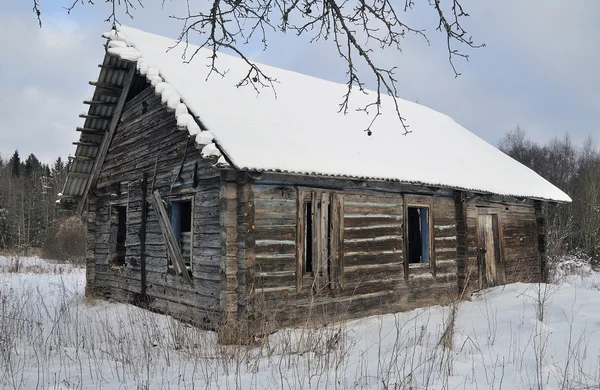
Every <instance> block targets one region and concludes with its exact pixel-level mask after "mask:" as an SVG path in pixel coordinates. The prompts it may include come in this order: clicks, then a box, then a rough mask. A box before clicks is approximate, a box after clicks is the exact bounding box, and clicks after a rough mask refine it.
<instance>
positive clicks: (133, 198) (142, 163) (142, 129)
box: [88, 87, 223, 327]
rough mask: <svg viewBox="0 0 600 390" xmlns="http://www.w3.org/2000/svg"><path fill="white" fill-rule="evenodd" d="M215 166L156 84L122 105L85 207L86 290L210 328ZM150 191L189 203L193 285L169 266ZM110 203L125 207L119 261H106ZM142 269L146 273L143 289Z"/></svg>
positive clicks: (215, 261) (216, 249)
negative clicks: (123, 255)
mask: <svg viewBox="0 0 600 390" xmlns="http://www.w3.org/2000/svg"><path fill="white" fill-rule="evenodd" d="M212 165H213V162H210V161H206V160H203V159H202V158H201V157H200V153H199V151H198V150H197V149H196V147H195V146H194V140H193V138H190V137H189V136H188V133H187V131H180V130H177V126H176V120H175V115H174V113H172V112H168V111H167V109H166V108H165V107H164V106H163V105H162V104H161V102H160V97H157V96H155V95H154V93H153V88H151V87H149V88H147V89H145V90H144V91H143V92H141V93H140V94H139V95H137V96H136V97H134V98H133V99H131V100H130V101H129V102H127V104H126V106H125V109H124V111H123V114H122V117H121V121H120V123H119V126H118V128H117V130H116V133H115V136H114V139H113V142H112V143H111V145H110V148H109V151H108V153H107V156H106V160H105V162H104V165H103V167H102V170H101V173H100V176H99V179H98V183H97V185H96V189H95V196H94V197H92V198H91V199H93V201H92V202H90V204H89V206H88V209H89V211H88V242H89V243H90V248H88V262H89V263H91V262H92V261H93V267H92V268H88V288H91V289H93V291H94V292H95V293H96V294H100V295H102V296H105V297H110V298H112V299H115V300H117V301H122V302H133V303H138V304H142V305H147V307H148V308H150V309H153V310H157V311H161V312H165V313H169V314H172V315H174V316H176V317H179V318H182V319H185V320H187V321H189V322H192V323H194V324H197V325H202V326H209V327H210V326H211V324H214V323H216V322H219V321H220V320H221V286H222V283H223V281H222V279H221V273H220V267H221V261H222V258H221V245H222V242H221V241H222V231H221V221H220V210H221V209H220V207H221V198H222V193H221V186H220V182H221V179H220V172H219V171H218V170H217V169H215V168H214V167H213V166H212ZM144 176H145V177H146V183H145V186H144V183H143V177H144ZM144 187H145V190H146V193H145V194H143V193H142V189H143V188H144ZM155 190H159V192H160V194H161V196H162V198H163V200H165V201H166V202H169V201H172V200H183V199H190V200H192V207H193V221H192V224H193V227H192V237H191V239H192V242H193V245H192V252H193V261H192V263H191V269H192V271H191V274H192V282H193V286H191V285H190V284H188V283H186V282H185V281H184V280H183V277H182V276H181V275H176V274H175V273H174V272H173V270H172V267H170V266H169V260H168V258H167V253H166V246H165V243H164V238H163V235H162V232H161V229H160V226H159V223H158V219H157V214H156V212H155V210H153V209H152V207H151V206H150V202H146V200H147V199H148V197H149V196H150V194H151V193H152V192H153V191H155ZM145 204H147V209H146V211H147V213H146V215H145V216H144V213H143V212H142V210H143V207H144V205H145ZM115 206H126V207H127V237H126V258H125V265H124V266H116V265H114V264H111V262H110V257H111V253H110V252H111V249H110V244H109V242H110V235H111V225H110V218H111V207H115ZM144 217H145V218H146V221H145V223H143V221H142V219H143V218H144ZM142 226H145V229H144V233H145V235H143V234H142V232H141V228H142ZM142 237H143V239H144V241H145V243H144V244H142V242H141V238H142ZM142 247H144V249H143V253H142ZM92 253H93V254H92ZM142 260H143V261H144V262H145V263H144V264H141V261H142ZM142 266H145V270H146V275H145V276H146V277H145V285H144V287H142V272H141V269H142Z"/></svg>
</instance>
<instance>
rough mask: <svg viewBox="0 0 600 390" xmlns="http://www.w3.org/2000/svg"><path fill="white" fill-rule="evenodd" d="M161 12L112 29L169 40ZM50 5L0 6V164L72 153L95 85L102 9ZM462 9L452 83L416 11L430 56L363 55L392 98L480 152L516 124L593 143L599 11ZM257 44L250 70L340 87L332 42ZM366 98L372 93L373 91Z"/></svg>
mask: <svg viewBox="0 0 600 390" xmlns="http://www.w3.org/2000/svg"><path fill="white" fill-rule="evenodd" d="M160 3H161V2H149V1H146V4H145V8H143V9H139V10H138V11H137V12H135V14H134V16H135V19H133V20H130V19H128V18H127V17H124V16H122V17H121V22H123V23H126V24H128V25H131V26H132V27H136V28H141V29H144V30H147V31H151V32H154V33H157V34H162V35H166V36H171V37H173V38H176V37H177V36H178V34H179V33H180V27H181V22H179V21H177V20H174V19H172V18H169V17H168V16H169V15H173V14H175V15H184V14H185V13H186V2H185V1H184V0H173V1H171V2H166V3H165V9H164V10H163V9H162V7H161V4H160ZM14 4H17V3H14ZM50 4H52V3H51V2H48V3H47V4H46V8H45V9H43V11H44V14H43V16H44V27H43V29H41V30H40V29H39V28H37V24H36V23H37V22H36V20H35V17H34V15H32V14H31V9H30V6H29V3H27V4H24V3H22V2H19V4H18V5H13V4H11V5H10V7H12V8H10V9H9V12H3V13H0V47H2V52H1V53H0V155H1V156H2V157H4V158H6V157H7V156H9V155H10V154H11V153H12V152H13V151H14V149H16V148H18V149H19V150H20V152H21V153H22V154H28V153H31V152H33V153H35V154H36V155H38V157H39V158H41V159H42V160H44V161H48V162H49V161H52V160H53V159H54V158H56V156H58V155H59V154H60V155H62V156H63V157H65V156H66V155H67V154H69V153H72V152H73V151H74V150H75V149H74V147H73V146H72V145H71V141H73V140H75V139H76V138H77V133H76V132H75V127H76V126H78V125H80V124H81V122H82V120H80V119H79V118H78V117H77V114H78V113H80V112H81V111H83V110H85V109H86V107H85V106H83V104H82V100H83V99H85V98H86V97H88V96H89V95H90V94H91V91H92V89H91V88H90V87H89V86H88V85H87V81H88V80H91V79H94V78H96V77H97V75H98V68H97V66H96V65H97V64H98V63H99V62H100V61H101V60H102V56H103V49H102V44H103V42H104V41H103V40H102V39H101V38H100V34H101V33H102V32H104V31H105V30H108V29H109V28H110V26H109V25H108V24H107V23H104V22H103V20H104V19H105V17H106V16H107V15H108V9H107V8H106V5H105V4H104V3H103V2H97V4H96V5H94V6H90V5H83V6H78V7H77V8H76V9H75V10H74V11H73V13H72V14H71V15H70V16H68V15H66V14H65V12H64V11H63V10H61V9H59V8H58V6H56V7H57V8H55V9H48V7H50ZM463 4H464V6H465V9H466V10H467V11H468V12H469V13H470V14H471V17H470V18H468V20H467V22H466V25H467V27H468V31H469V32H470V33H472V34H473V36H474V38H475V39H476V41H478V42H485V43H486V44H487V47H486V48H483V49H477V50H467V51H468V54H470V55H471V58H470V61H469V62H464V61H460V60H458V61H457V67H458V70H459V71H460V72H461V73H462V75H461V76H460V77H458V78H454V74H453V72H452V69H451V67H450V65H449V64H448V61H447V53H446V52H445V49H444V40H443V34H442V33H439V32H436V31H435V28H436V27H437V24H436V20H435V14H434V13H433V12H432V9H431V7H430V6H429V5H427V4H426V3H425V2H423V3H418V4H417V6H416V8H415V10H413V11H411V13H409V14H404V13H402V14H401V17H403V18H406V19H405V20H406V21H407V22H410V23H412V24H413V25H415V26H424V27H426V28H427V30H428V32H429V37H430V39H431V40H432V44H431V46H428V45H427V44H426V43H425V42H424V41H423V40H422V39H420V38H418V37H415V36H408V38H407V39H406V40H405V41H404V42H403V45H402V49H403V51H402V53H399V52H397V51H394V50H385V51H383V52H377V53H376V54H374V58H375V59H376V60H377V61H379V62H378V63H380V64H382V65H386V66H396V67H397V71H396V74H397V78H398V87H399V94H400V96H401V97H403V98H405V99H407V100H411V101H418V102H420V103H421V104H424V105H427V106H429V107H432V108H434V109H436V110H438V111H441V112H443V113H446V114H448V115H449V116H451V117H453V118H454V119H455V120H456V121H457V122H459V123H461V124H462V125H464V126H465V127H467V128H468V129H470V130H471V131H473V132H474V133H476V134H478V135H479V136H481V137H483V138H484V139H486V140H488V141H489V142H491V143H495V141H496V140H498V139H499V138H500V137H501V136H502V135H503V134H504V133H505V132H506V131H507V130H510V129H512V128H513V127H515V126H516V125H517V124H520V125H521V126H522V127H523V128H524V129H525V130H526V131H527V132H528V133H529V134H530V135H531V136H532V137H533V138H534V139H537V140H540V141H545V140H548V139H550V138H552V137H555V136H560V135H562V133H564V132H565V131H570V132H571V133H572V136H573V139H574V140H575V141H578V140H583V139H584V138H585V137H586V136H587V135H588V134H589V133H590V132H592V131H596V132H597V131H598V125H597V123H598V122H599V119H600V118H599V117H598V116H599V114H598V113H599V112H600V92H598V91H600V77H598V76H597V74H596V72H597V69H600V51H599V50H597V49H596V47H597V43H596V42H595V40H596V39H597V37H598V36H600V25H598V24H596V22H595V20H594V17H595V15H597V14H598V13H600V2H597V1H596V0H581V1H577V2H573V3H569V4H568V5H565V3H564V1H561V0H546V1H542V0H531V1H526V2H525V1H522V0H506V1H503V2H482V1H479V0H464V3H463ZM268 34H269V35H268V39H269V41H268V48H267V51H264V52H263V51H262V48H261V47H260V45H259V44H256V43H253V44H250V45H247V46H245V49H246V52H247V54H248V55H249V56H250V57H251V58H253V59H255V60H256V61H259V62H264V63H266V64H270V65H274V66H278V67H282V68H286V69H290V70H295V71H299V72H301V73H305V74H309V75H312V76H316V77H321V78H325V79H328V80H332V81H336V82H345V80H346V79H345V75H344V73H345V72H346V66H347V65H346V64H344V62H343V61H342V60H340V58H339V57H338V56H337V53H336V52H335V47H334V46H333V42H331V41H329V42H323V41H319V42H316V43H310V42H309V39H308V37H304V38H302V37H301V38H297V37H295V36H291V35H288V36H284V35H281V34H279V33H271V32H269V33H268ZM192 41H197V38H194V37H192ZM359 66H360V70H361V72H362V73H363V75H364V77H365V80H367V79H368V78H369V77H368V71H367V70H366V68H365V67H364V64H363V65H359ZM232 82H233V81H232ZM368 86H369V87H371V88H373V87H374V84H373V83H372V79H371V81H370V83H369V84H368ZM315 93H318V91H315ZM341 98H342V97H341V96H340V101H341Z"/></svg>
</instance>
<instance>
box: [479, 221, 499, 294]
mask: <svg viewBox="0 0 600 390" xmlns="http://www.w3.org/2000/svg"><path fill="white" fill-rule="evenodd" d="M498 225H499V224H498V215H497V214H485V215H479V216H478V217H477V230H478V236H479V240H478V242H479V246H478V255H477V258H478V266H479V287H480V288H487V287H493V286H497V285H499V284H505V283H506V277H505V271H504V264H503V262H502V253H501V242H500V234H499V226H498Z"/></svg>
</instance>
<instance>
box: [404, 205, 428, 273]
mask: <svg viewBox="0 0 600 390" xmlns="http://www.w3.org/2000/svg"><path fill="white" fill-rule="evenodd" d="M403 197H404V212H403V235H404V248H403V249H404V250H403V255H404V256H403V257H404V276H405V278H407V279H408V276H409V273H410V268H418V267H429V268H430V270H431V273H432V274H433V276H435V271H436V264H435V236H434V230H435V229H434V218H435V215H434V208H433V203H434V199H433V197H430V196H422V195H408V194H405V195H404V196H403ZM413 207H414V208H426V209H428V216H427V222H428V224H429V226H428V229H427V233H428V248H429V261H428V262H423V261H421V262H418V263H417V262H415V263H410V258H409V256H410V245H409V237H408V236H409V221H408V212H409V211H408V209H409V208H413Z"/></svg>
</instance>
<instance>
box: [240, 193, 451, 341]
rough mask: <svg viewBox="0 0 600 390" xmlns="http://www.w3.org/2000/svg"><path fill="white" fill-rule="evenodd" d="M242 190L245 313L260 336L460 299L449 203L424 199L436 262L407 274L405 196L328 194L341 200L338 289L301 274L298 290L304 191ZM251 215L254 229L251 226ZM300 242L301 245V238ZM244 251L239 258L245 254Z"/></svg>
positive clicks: (449, 201) (434, 199)
mask: <svg viewBox="0 0 600 390" xmlns="http://www.w3.org/2000/svg"><path fill="white" fill-rule="evenodd" d="M248 186H249V185H248V184H245V187H244V190H242V192H243V193H244V194H245V197H246V199H245V202H244V203H243V204H245V205H246V206H243V207H241V208H240V209H239V210H238V220H239V221H240V222H241V221H242V219H243V220H244V221H245V226H246V229H243V230H244V234H246V237H245V239H244V250H243V253H244V254H243V256H244V257H245V258H246V264H247V267H248V269H247V270H246V271H245V272H244V275H245V277H246V280H245V284H246V288H245V289H244V291H245V292H246V293H247V295H248V307H247V308H246V309H247V313H248V315H249V316H250V317H251V319H254V320H256V321H255V325H254V326H255V327H262V329H254V330H255V331H258V332H260V331H261V330H262V331H270V330H272V329H276V328H278V327H281V326H288V325H299V324H304V323H328V322H334V321H339V320H342V319H348V318H356V317H361V316H366V315H370V314H378V313H389V312H395V311H401V310H408V309H411V308H414V307H419V306H426V305H432V304H443V303H446V302H448V300H449V299H451V298H452V297H454V296H456V292H457V288H456V286H457V282H456V273H457V268H456V234H457V233H456V223H455V217H454V214H455V208H454V200H453V199H452V198H451V197H434V196H429V197H424V196H422V195H421V196H420V198H421V199H427V201H428V202H429V204H430V206H431V209H432V225H433V226H432V230H433V231H434V237H433V239H432V248H431V249H432V258H434V259H435V261H432V262H431V264H418V265H412V266H411V267H408V273H406V272H405V268H404V253H403V248H404V235H403V220H404V211H403V210H404V208H403V205H404V198H405V195H403V194H401V193H385V192H375V191H369V190H349V189H344V190H343V191H340V190H338V189H331V190H328V189H324V188H322V187H321V188H318V190H317V191H318V192H320V193H323V192H331V193H337V194H340V195H341V196H339V197H338V198H341V199H342V200H341V203H342V204H341V209H342V210H343V221H342V222H341V228H342V230H343V234H342V235H341V239H342V243H341V246H340V247H341V251H342V252H343V253H342V259H343V262H342V264H341V267H340V269H339V270H337V272H339V279H340V281H339V284H336V285H334V286H333V287H332V286H331V285H328V287H327V288H323V287H321V288H319V289H318V291H317V289H315V287H314V285H312V284H311V281H312V280H313V279H312V278H311V276H310V275H304V276H303V277H304V280H303V281H302V288H301V291H297V287H298V280H297V278H298V273H297V272H298V271H297V269H298V267H297V265H298V263H297V258H298V257H297V252H298V250H297V249H298V248H297V243H298V241H297V234H299V233H298V231H297V223H298V210H299V207H300V204H301V202H299V199H298V196H299V193H301V192H306V191H310V190H311V187H306V186H303V187H302V189H301V190H299V189H298V187H297V186H295V185H293V184H286V183H281V184H262V183H260V182H257V183H255V184H254V185H252V187H251V189H249V188H248ZM252 215H253V216H254V218H253V223H252V222H250V221H249V218H251V216H252ZM241 230H242V229H240V230H239V231H241ZM300 241H301V240H300ZM240 253H241V252H240Z"/></svg>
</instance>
